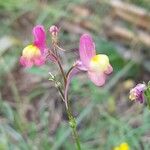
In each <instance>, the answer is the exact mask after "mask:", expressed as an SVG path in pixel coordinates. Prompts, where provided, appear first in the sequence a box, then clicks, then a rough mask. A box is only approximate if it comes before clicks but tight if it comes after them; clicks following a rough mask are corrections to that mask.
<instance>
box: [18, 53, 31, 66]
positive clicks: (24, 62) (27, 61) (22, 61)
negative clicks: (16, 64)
mask: <svg viewBox="0 0 150 150" xmlns="http://www.w3.org/2000/svg"><path fill="white" fill-rule="evenodd" d="M20 64H21V65H22V66H24V67H32V66H33V61H32V60H30V59H27V58H25V57H23V56H21V57H20Z"/></svg>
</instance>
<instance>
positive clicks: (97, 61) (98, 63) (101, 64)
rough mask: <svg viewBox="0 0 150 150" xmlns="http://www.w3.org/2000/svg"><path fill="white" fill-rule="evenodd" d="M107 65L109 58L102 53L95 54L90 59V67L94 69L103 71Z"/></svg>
mask: <svg viewBox="0 0 150 150" xmlns="http://www.w3.org/2000/svg"><path fill="white" fill-rule="evenodd" d="M108 66H109V58H108V56H107V55H104V54H99V55H95V56H94V57H92V59H91V61H90V68H91V69H92V70H94V71H105V70H107V68H108Z"/></svg>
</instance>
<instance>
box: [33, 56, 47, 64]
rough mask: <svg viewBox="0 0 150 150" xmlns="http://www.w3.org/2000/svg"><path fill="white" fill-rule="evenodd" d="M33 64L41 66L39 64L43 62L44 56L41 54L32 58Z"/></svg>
mask: <svg viewBox="0 0 150 150" xmlns="http://www.w3.org/2000/svg"><path fill="white" fill-rule="evenodd" d="M34 64H35V65H36V66H41V65H43V64H45V57H44V56H41V57H38V58H35V59H34Z"/></svg>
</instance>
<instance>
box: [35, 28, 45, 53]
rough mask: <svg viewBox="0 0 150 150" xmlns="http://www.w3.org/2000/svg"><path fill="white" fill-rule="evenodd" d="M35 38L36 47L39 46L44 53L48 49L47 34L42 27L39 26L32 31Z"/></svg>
mask: <svg viewBox="0 0 150 150" xmlns="http://www.w3.org/2000/svg"><path fill="white" fill-rule="evenodd" d="M32 33H33V36H34V45H35V46H37V47H38V48H39V49H40V50H41V52H42V53H44V50H45V48H46V33H45V30H44V27H43V26H42V25H37V26H35V27H34V28H33V30H32Z"/></svg>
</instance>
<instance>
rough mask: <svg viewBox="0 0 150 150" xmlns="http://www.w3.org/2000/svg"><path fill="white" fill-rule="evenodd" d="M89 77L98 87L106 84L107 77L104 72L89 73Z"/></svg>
mask: <svg viewBox="0 0 150 150" xmlns="http://www.w3.org/2000/svg"><path fill="white" fill-rule="evenodd" d="M88 76H89V78H90V79H91V81H92V82H93V83H94V84H95V85H97V86H103V85H104V84H105V80H106V75H105V74H104V73H102V72H94V71H88Z"/></svg>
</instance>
